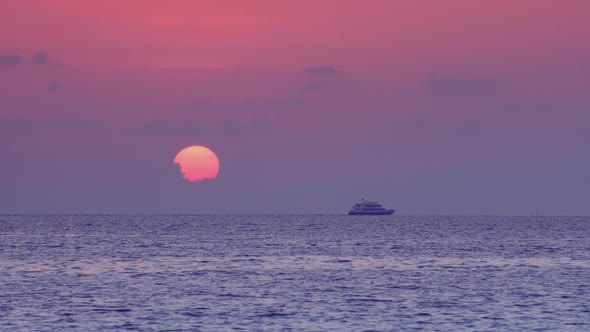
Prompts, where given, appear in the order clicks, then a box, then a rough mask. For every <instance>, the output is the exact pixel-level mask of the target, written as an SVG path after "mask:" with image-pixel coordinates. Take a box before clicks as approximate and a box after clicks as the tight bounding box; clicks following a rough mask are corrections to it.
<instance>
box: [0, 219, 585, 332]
mask: <svg viewBox="0 0 590 332" xmlns="http://www.w3.org/2000/svg"><path fill="white" fill-rule="evenodd" d="M231 329H235V330H297V331H300V330H315V331H322V330H329V329H331V330H340V331H343V330H354V331H363V330H446V331H457V330H494V331H503V330H505V331H514V330H534V329H538V330H558V331H570V330H571V331H590V218H584V217H474V216H457V217H454V216H444V217H443V216H440V217H437V216H414V217H408V216H388V217H348V216H85V215H79V216H41V215H38V216H0V330H2V331H20V330H23V331H24V330H26V331H67V330H75V331H104V330H116V331H120V330H141V331H195V330H205V331H208V330H231Z"/></svg>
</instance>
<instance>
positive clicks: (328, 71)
mask: <svg viewBox="0 0 590 332" xmlns="http://www.w3.org/2000/svg"><path fill="white" fill-rule="evenodd" d="M303 72H304V73H306V74H308V75H311V76H338V75H339V74H340V72H339V71H338V69H336V68H335V67H333V66H314V67H307V68H305V69H303Z"/></svg>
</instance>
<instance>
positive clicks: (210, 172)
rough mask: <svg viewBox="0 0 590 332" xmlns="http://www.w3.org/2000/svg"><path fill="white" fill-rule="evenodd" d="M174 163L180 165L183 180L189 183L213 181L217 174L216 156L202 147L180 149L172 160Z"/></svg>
mask: <svg viewBox="0 0 590 332" xmlns="http://www.w3.org/2000/svg"><path fill="white" fill-rule="evenodd" d="M174 163H175V164H179V165H180V172H181V173H182V174H183V178H185V179H187V180H189V181H190V182H196V181H203V180H210V179H214V178H216V177H217V174H218V173H219V159H218V158H217V155H215V153H214V152H213V151H211V150H210V149H208V148H206V147H204V146H198V145H194V146H189V147H187V148H184V149H182V150H181V151H180V152H178V154H177V155H176V157H175V158H174Z"/></svg>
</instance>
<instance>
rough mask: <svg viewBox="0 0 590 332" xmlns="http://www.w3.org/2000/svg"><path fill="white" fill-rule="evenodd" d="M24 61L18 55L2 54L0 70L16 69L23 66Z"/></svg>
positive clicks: (0, 55)
mask: <svg viewBox="0 0 590 332" xmlns="http://www.w3.org/2000/svg"><path fill="white" fill-rule="evenodd" d="M23 62H24V59H23V57H22V56H21V55H18V54H0V68H3V67H4V68H6V67H16V66H20V65H21V64H23Z"/></svg>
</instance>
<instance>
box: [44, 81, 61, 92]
mask: <svg viewBox="0 0 590 332" xmlns="http://www.w3.org/2000/svg"><path fill="white" fill-rule="evenodd" d="M60 90H61V85H60V84H59V83H51V84H49V85H48V86H47V91H48V92H51V93H56V92H59V91H60Z"/></svg>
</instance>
